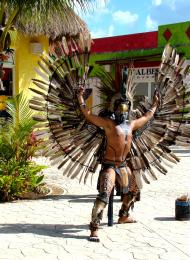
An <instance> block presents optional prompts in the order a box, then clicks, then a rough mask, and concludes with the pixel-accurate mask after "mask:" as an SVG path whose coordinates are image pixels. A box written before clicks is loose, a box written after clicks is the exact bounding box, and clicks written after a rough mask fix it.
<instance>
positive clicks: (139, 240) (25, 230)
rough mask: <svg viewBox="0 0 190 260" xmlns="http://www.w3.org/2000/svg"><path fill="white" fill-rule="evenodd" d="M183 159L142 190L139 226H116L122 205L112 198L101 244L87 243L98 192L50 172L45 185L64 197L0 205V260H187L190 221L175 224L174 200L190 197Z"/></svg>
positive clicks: (186, 162) (187, 166)
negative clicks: (111, 220)
mask: <svg viewBox="0 0 190 260" xmlns="http://www.w3.org/2000/svg"><path fill="white" fill-rule="evenodd" d="M181 156H182V157H181V162H180V163H179V164H178V165H177V166H175V167H174V168H173V169H171V170H170V171H169V173H168V175H167V176H164V175H161V174H159V177H160V178H159V181H155V182H152V184H151V185H145V187H144V189H143V192H142V199H141V202H138V203H136V206H135V209H134V215H135V217H136V218H137V219H138V223H135V224H124V225H118V224H116V222H117V213H118V210H119V208H120V202H119V199H118V197H115V202H114V222H115V223H114V226H113V227H108V226H107V217H106V214H105V216H104V219H103V221H102V225H101V226H102V229H101V230H100V232H99V234H100V238H101V242H100V243H92V242H89V241H88V240H87V238H88V235H89V231H88V223H89V221H90V214H91V208H92V205H93V200H94V198H95V195H96V189H95V188H92V186H91V185H90V184H88V185H85V186H84V185H79V184H78V182H77V181H72V180H68V179H65V178H63V177H62V172H61V171H57V169H56V168H55V167H50V168H48V169H47V170H46V175H47V176H48V178H47V182H50V183H54V184H55V185H58V186H61V187H63V188H64V189H65V193H64V194H62V195H59V196H54V197H49V198H46V199H39V200H33V201H32V200H30V201H27V200H24V201H16V202H12V203H4V204H3V203H1V204H0V259H7V260H12V259H13V260H20V259H40V260H41V259H44V260H46V259H51V260H54V259H60V260H72V259H73V260H76V259H77V260H86V259H89V260H90V259H93V260H94V259H99V260H100V259H102V260H106V259H109V260H111V259H114V260H116V259H119V260H122V259H125V260H126V259H127V260H131V259H136V260H158V259H159V260H174V259H175V260H186V259H190V246H189V241H190V232H189V231H190V221H175V218H174V215H175V199H176V197H178V196H180V195H182V194H184V193H187V192H190V163H189V160H190V157H189V156H188V155H187V154H185V153H183V154H181ZM94 187H95V185H94ZM105 213H106V212H105Z"/></svg>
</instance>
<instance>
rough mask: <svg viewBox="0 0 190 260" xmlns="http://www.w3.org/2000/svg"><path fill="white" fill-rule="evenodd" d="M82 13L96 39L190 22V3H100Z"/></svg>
mask: <svg viewBox="0 0 190 260" xmlns="http://www.w3.org/2000/svg"><path fill="white" fill-rule="evenodd" d="M96 3H97V4H96V7H95V8H94V10H93V11H90V12H88V13H81V12H78V14H79V15H80V17H81V18H82V19H83V20H84V21H85V22H86V24H87V26H88V28H89V30H90V32H91V35H92V38H101V37H109V36H117V35H125V34H133V33H140V32H149V31H157V30H158V26H159V25H164V24H171V23H179V22H186V21H190V0H105V1H104V0H97V1H96Z"/></svg>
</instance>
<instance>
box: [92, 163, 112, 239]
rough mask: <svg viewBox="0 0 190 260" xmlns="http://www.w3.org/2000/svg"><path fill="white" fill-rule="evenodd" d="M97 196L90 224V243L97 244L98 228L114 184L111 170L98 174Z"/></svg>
mask: <svg viewBox="0 0 190 260" xmlns="http://www.w3.org/2000/svg"><path fill="white" fill-rule="evenodd" d="M99 181H100V185H99V195H98V196H97V198H96V200H95V202H94V207H93V209H92V216H91V222H90V226H89V227H90V238H89V240H90V241H93V242H99V241H100V240H99V238H98V228H99V225H100V221H101V220H102V215H103V210H104V208H105V207H106V205H107V204H108V201H109V197H110V194H111V191H112V189H113V187H114V184H115V171H114V169H112V168H107V169H105V170H103V171H102V172H101V174H100V179H99Z"/></svg>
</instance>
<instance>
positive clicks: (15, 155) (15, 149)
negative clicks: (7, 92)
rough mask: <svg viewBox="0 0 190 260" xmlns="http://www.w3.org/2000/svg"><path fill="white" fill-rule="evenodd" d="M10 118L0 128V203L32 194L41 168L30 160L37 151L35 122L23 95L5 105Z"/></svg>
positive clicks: (41, 177) (42, 167)
mask: <svg viewBox="0 0 190 260" xmlns="http://www.w3.org/2000/svg"><path fill="white" fill-rule="evenodd" d="M7 112H8V113H9V114H10V116H11V117H10V119H9V120H8V121H7V122H6V123H5V124H4V125H3V126H1V129H0V201H9V200H12V199H14V198H16V197H18V196H21V195H22V193H25V192H29V191H33V190H34V189H35V188H36V187H37V186H38V185H39V184H40V183H41V181H42V180H43V175H38V173H40V172H41V171H42V169H44V168H45V167H44V166H39V165H36V164H35V163H34V162H32V161H31V159H32V157H33V156H34V154H35V152H36V151H37V150H38V149H39V146H40V141H39V140H37V139H36V137H35V135H34V133H33V128H34V126H35V124H36V122H35V121H34V120H33V119H32V112H31V110H30V109H29V107H28V102H27V100H26V98H25V97H24V96H23V93H21V94H19V95H17V96H16V97H15V98H11V99H9V100H8V102H7Z"/></svg>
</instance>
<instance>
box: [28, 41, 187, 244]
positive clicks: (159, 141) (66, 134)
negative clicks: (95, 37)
mask: <svg viewBox="0 0 190 260" xmlns="http://www.w3.org/2000/svg"><path fill="white" fill-rule="evenodd" d="M83 43H84V42H83ZM88 43H90V41H88V40H87V44H83V45H84V46H83V45H82V44H80V45H79V44H76V43H75V42H72V41H69V42H67V41H66V39H65V38H63V39H62V42H61V43H60V46H59V52H58V54H56V53H55V56H54V58H52V57H50V56H49V55H47V54H44V55H43V56H42V59H41V61H40V62H39V66H40V71H39V75H40V76H41V77H42V78H43V80H39V79H34V80H33V82H34V84H35V85H36V86H37V88H31V90H32V91H33V92H35V94H36V96H35V97H33V98H32V99H31V100H30V107H31V108H32V109H34V110H36V111H40V114H36V115H34V116H33V118H34V119H35V120H37V121H39V124H38V125H37V129H36V131H35V135H36V137H37V138H40V139H42V138H44V149H43V151H42V155H43V156H48V157H49V158H50V160H52V164H58V169H62V168H63V175H64V176H67V177H69V178H71V179H74V178H78V180H79V182H81V181H82V180H84V183H86V181H87V180H89V179H91V180H92V179H93V176H94V175H95V174H97V168H98V165H99V164H102V170H101V173H100V178H99V179H100V185H99V195H98V197H97V198H96V201H95V204H94V207H93V210H92V219H91V222H90V230H91V234H90V240H91V241H99V238H98V227H99V223H100V220H101V216H102V212H103V209H104V208H105V206H106V204H107V203H108V199H109V197H110V193H111V191H112V190H113V187H114V184H115V181H116V178H117V180H118V181H119V182H120V185H121V187H122V193H123V194H124V195H123V204H122V207H121V210H120V212H119V220H118V223H131V222H134V220H133V218H132V217H131V216H130V215H129V210H130V208H131V207H132V206H133V204H134V202H135V201H136V200H138V199H139V198H138V197H139V190H140V189H141V188H142V185H143V181H144V182H145V183H147V184H149V183H150V178H151V179H153V180H157V173H162V174H166V173H167V168H166V167H165V166H171V164H173V163H177V162H179V158H178V157H177V156H176V155H175V154H174V153H173V152H172V151H171V150H170V149H169V147H170V146H171V145H183V146H190V141H189V140H190V139H189V138H190V131H189V129H190V105H189V104H190V95H189V93H190V80H189V67H190V64H189V63H188V62H187V61H186V59H185V58H183V57H182V58H180V56H179V54H178V53H177V52H176V49H175V48H173V47H171V46H170V45H167V46H166V47H165V49H164V52H163V55H162V59H161V64H160V67H159V70H158V74H157V75H156V78H155V85H156V89H157V92H158V93H159V95H155V96H154V98H153V102H152V105H151V104H150V103H149V102H147V100H145V101H144V102H140V103H139V104H138V105H137V107H136V110H135V111H133V110H132V109H131V107H130V106H131V104H130V102H131V101H133V97H134V90H135V86H134V84H133V82H134V81H133V75H134V73H133V72H134V70H129V71H127V75H126V74H125V77H123V81H125V82H124V83H125V89H124V88H123V89H122V91H121V94H118V93H116V90H115V84H114V80H113V78H112V77H111V75H110V74H109V73H107V72H105V71H104V70H101V71H99V72H98V71H97V70H95V71H96V76H97V77H98V78H100V79H101V86H100V87H99V92H100V95H101V97H102V100H103V102H102V105H103V107H104V111H106V109H107V111H108V112H109V116H108V117H103V116H96V115H93V114H91V112H90V110H89V109H88V108H87V107H86V104H85V102H84V99H83V92H84V90H83V88H82V89H81V84H82V86H84V85H85V83H86V81H87V79H88V77H90V73H91V71H92V69H93V68H92V67H91V66H89V63H88V60H89V54H90V44H88ZM78 46H80V47H81V46H83V48H82V49H83V50H84V51H83V52H81V48H78ZM125 72H126V71H125ZM97 87H98V86H97ZM125 90H126V91H125ZM77 93H78V96H77ZM158 97H159V98H158ZM110 100H111V105H109V103H110ZM130 110H132V113H130V114H131V115H132V117H131V115H130V120H129V112H130ZM110 112H111V113H110ZM102 114H103V113H102ZM131 118H133V119H131ZM103 129H104V131H103ZM129 167H130V169H129ZM89 177H91V178H89Z"/></svg>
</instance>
